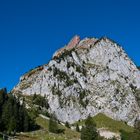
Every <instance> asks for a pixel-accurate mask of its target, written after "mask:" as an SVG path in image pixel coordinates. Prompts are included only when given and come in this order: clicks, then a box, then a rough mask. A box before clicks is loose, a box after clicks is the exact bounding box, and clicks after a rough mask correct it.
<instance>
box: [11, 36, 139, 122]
mask: <svg viewBox="0 0 140 140" xmlns="http://www.w3.org/2000/svg"><path fill="white" fill-rule="evenodd" d="M139 88H140V71H139V70H138V68H137V67H136V65H135V64H134V63H133V62H132V61H131V60H130V59H129V57H128V56H127V54H126V53H125V52H124V50H123V49H122V48H121V47H120V46H119V45H118V44H116V43H115V42H114V41H112V40H110V39H108V38H101V39H96V38H86V39H83V40H81V41H80V38H79V37H78V36H75V37H74V38H73V39H72V40H71V42H70V43H69V44H68V45H67V46H65V47H64V48H62V49H60V50H58V51H57V52H56V53H55V54H54V56H53V58H52V60H51V61H50V62H49V63H48V64H46V65H43V66H41V67H38V68H36V69H33V70H31V71H29V72H28V73H26V74H25V75H23V76H22V77H21V78H20V82H19V84H18V85H17V86H15V88H14V89H13V91H12V92H13V93H18V94H24V95H32V94H40V95H42V96H44V95H45V96H46V98H47V100H48V103H49V110H48V111H49V112H50V113H54V114H55V115H56V117H57V118H58V119H59V120H60V121H62V122H66V121H67V122H69V123H74V122H75V121H78V120H80V119H85V118H87V116H89V115H91V116H95V115H96V114H98V113H100V112H102V113H104V114H106V115H107V116H109V117H111V118H114V119H116V120H122V121H125V122H127V123H128V124H129V125H133V124H134V121H135V119H137V118H140V108H139V106H138V103H137V101H136V98H135V91H136V90H137V89H139Z"/></svg>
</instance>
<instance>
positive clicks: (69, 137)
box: [18, 117, 80, 140]
mask: <svg viewBox="0 0 140 140" xmlns="http://www.w3.org/2000/svg"><path fill="white" fill-rule="evenodd" d="M36 122H37V124H38V125H39V126H41V129H40V130H38V131H34V132H30V133H23V134H20V135H19V136H18V138H19V139H20V140H54V139H55V140H79V138H80V133H78V132H76V131H72V130H71V129H69V128H67V127H65V126H63V125H59V128H63V129H65V133H64V134H54V133H50V132H49V131H48V125H49V121H48V120H46V119H44V118H42V117H37V119H36Z"/></svg>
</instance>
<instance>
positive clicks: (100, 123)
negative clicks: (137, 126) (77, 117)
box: [78, 113, 133, 132]
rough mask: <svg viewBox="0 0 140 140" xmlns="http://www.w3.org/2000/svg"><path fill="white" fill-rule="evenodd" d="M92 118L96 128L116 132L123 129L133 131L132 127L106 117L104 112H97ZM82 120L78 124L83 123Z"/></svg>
mask: <svg viewBox="0 0 140 140" xmlns="http://www.w3.org/2000/svg"><path fill="white" fill-rule="evenodd" d="M93 120H94V121H95V123H96V125H97V128H102V127H103V128H107V129H108V130H110V131H113V132H118V131H120V130H124V131H126V132H132V131H133V127H131V126H128V125H127V124H125V123H124V122H122V121H116V120H113V119H111V118H109V117H107V116H106V115H104V114H101V113H99V114H98V115H96V116H95V117H93ZM84 122H85V121H84V120H83V121H81V122H78V124H79V125H82V124H84Z"/></svg>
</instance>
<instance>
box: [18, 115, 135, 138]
mask: <svg viewBox="0 0 140 140" xmlns="http://www.w3.org/2000/svg"><path fill="white" fill-rule="evenodd" d="M93 120H94V121H95V123H96V124H97V128H105V129H107V130H110V131H112V132H119V131H120V130H123V131H124V132H126V133H128V134H129V133H131V134H132V132H133V131H134V129H133V127H130V126H128V125H127V124H125V123H124V122H121V121H115V120H113V119H111V118H109V117H107V116H106V115H104V114H101V113H100V114H98V115H96V116H95V117H93ZM36 123H37V124H38V125H39V126H40V127H41V128H40V130H38V131H33V132H29V133H22V134H20V135H19V136H18V139H20V140H79V139H80V133H78V132H76V131H73V130H71V129H69V128H67V127H65V126H63V125H60V124H59V128H62V129H65V133H64V134H63V133H62V134H54V133H50V132H49V131H48V126H49V121H48V120H47V119H44V118H42V117H41V116H39V117H37V118H36ZM84 123H85V120H83V121H80V122H77V123H75V124H74V125H75V126H76V124H78V125H79V126H82V125H84ZM124 135H125V133H124Z"/></svg>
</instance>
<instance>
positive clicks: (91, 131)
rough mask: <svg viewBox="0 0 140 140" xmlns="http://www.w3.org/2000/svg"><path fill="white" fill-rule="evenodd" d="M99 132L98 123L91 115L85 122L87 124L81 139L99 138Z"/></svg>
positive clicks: (93, 139)
mask: <svg viewBox="0 0 140 140" xmlns="http://www.w3.org/2000/svg"><path fill="white" fill-rule="evenodd" d="M97 139H98V133H97V130H96V124H95V122H94V121H93V119H92V118H91V117H90V116H89V117H88V118H87V120H86V122H85V126H83V127H82V130H81V140H97Z"/></svg>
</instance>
